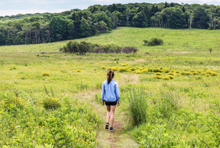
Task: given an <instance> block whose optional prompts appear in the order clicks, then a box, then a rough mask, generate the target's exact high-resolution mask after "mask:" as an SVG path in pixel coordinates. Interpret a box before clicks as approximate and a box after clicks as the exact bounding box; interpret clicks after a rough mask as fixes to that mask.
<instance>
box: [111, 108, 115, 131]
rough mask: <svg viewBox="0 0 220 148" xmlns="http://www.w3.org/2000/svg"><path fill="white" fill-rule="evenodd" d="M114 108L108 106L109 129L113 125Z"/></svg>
mask: <svg viewBox="0 0 220 148" xmlns="http://www.w3.org/2000/svg"><path fill="white" fill-rule="evenodd" d="M115 108H116V106H110V127H113V124H114V113H115Z"/></svg>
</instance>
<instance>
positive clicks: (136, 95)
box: [128, 89, 148, 126]
mask: <svg viewBox="0 0 220 148" xmlns="http://www.w3.org/2000/svg"><path fill="white" fill-rule="evenodd" d="M146 98H147V97H145V96H144V92H143V91H142V90H134V89H133V90H131V92H130V95H129V97H128V100H129V114H130V120H131V121H132V123H133V125H137V126H138V125H140V124H142V123H145V122H146V120H147V113H146V110H147V108H148V103H147V100H146Z"/></svg>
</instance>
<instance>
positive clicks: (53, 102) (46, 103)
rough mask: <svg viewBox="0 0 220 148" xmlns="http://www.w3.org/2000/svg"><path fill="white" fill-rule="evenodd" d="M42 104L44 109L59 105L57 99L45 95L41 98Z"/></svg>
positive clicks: (55, 107) (58, 106)
mask: <svg viewBox="0 0 220 148" xmlns="http://www.w3.org/2000/svg"><path fill="white" fill-rule="evenodd" d="M42 104H43V107H44V108H45V109H57V108H60V107H61V103H60V101H59V99H57V98H53V97H45V98H44V99H42Z"/></svg>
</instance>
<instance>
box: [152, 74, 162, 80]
mask: <svg viewBox="0 0 220 148" xmlns="http://www.w3.org/2000/svg"><path fill="white" fill-rule="evenodd" d="M154 78H155V79H162V77H161V76H158V75H156V76H154Z"/></svg>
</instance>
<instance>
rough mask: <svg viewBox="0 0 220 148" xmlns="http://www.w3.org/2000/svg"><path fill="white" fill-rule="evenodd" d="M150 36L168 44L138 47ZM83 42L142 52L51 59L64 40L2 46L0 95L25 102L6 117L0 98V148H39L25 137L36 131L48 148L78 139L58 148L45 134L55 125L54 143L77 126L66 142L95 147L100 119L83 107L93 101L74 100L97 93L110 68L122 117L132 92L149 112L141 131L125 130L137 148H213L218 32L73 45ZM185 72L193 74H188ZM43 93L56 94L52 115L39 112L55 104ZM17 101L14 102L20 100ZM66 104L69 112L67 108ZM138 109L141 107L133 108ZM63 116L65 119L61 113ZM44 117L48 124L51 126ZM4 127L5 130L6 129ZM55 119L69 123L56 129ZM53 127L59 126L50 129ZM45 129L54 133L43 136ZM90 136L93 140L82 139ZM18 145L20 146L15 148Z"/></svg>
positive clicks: (111, 37) (131, 31)
mask: <svg viewBox="0 0 220 148" xmlns="http://www.w3.org/2000/svg"><path fill="white" fill-rule="evenodd" d="M151 37H158V38H161V39H163V40H164V43H165V44H164V45H162V46H155V47H149V46H144V43H143V40H144V39H148V40H149V39H150V38H151ZM81 40H85V41H88V42H92V43H98V44H115V45H120V46H135V47H138V48H140V51H139V52H138V53H137V54H89V53H87V54H86V55H84V56H79V55H74V54H64V53H52V52H59V48H60V47H62V46H63V45H64V44H65V43H66V42H67V41H62V42H56V43H48V44H37V45H26V46H25V45H18V46H1V47H0V81H1V83H0V92H1V93H2V94H4V95H6V94H8V97H9V100H10V99H13V98H14V97H15V99H14V100H15V101H14V102H17V101H18V100H22V101H21V103H22V102H25V105H24V109H23V108H19V107H17V106H16V103H14V105H13V103H12V105H11V106H12V108H13V109H14V108H15V110H14V112H13V113H12V112H10V111H8V109H7V111H6V110H5V106H4V104H5V102H6V103H7V101H5V98H3V97H1V98H0V102H1V107H0V109H1V110H0V111H1V112H0V119H1V120H2V121H4V122H2V123H1V124H0V125H1V126H0V128H1V130H2V131H7V132H5V133H6V134H3V133H4V132H1V134H2V135H0V138H2V139H0V140H1V141H2V142H1V143H0V147H3V145H5V146H8V147H10V146H22V144H28V143H30V144H32V145H35V144H38V145H42V144H43V143H45V141H40V137H37V138H35V137H34V136H27V135H28V134H30V133H35V134H39V133H38V131H39V132H41V136H42V137H46V138H48V139H50V140H49V142H48V143H47V144H48V145H53V146H54V147H58V146H57V145H59V144H60V145H62V144H68V143H70V144H71V143H74V142H76V141H74V140H76V139H72V140H71V139H69V140H64V141H62V140H61V141H57V142H56V140H55V139H54V135H53V134H52V133H51V132H49V131H50V129H54V128H55V127H56V126H59V127H61V128H59V130H60V131H56V132H60V133H61V135H62V136H60V135H57V137H58V138H64V137H65V135H68V134H69V132H68V130H70V127H74V128H72V129H75V130H76V131H75V132H74V134H75V135H74V134H73V135H69V138H70V137H71V136H76V135H77V134H79V135H81V137H84V138H85V139H87V140H88V141H87V143H86V142H85V143H84V142H83V141H86V140H85V139H83V138H82V139H81V145H79V147H95V146H96V144H95V139H94V138H95V137H96V135H97V133H96V130H97V124H99V123H100V119H99V118H98V117H97V116H95V112H92V113H90V111H91V110H92V109H91V108H90V107H88V106H87V105H85V104H87V103H90V101H91V100H87V99H86V98H85V97H80V95H79V96H78V97H77V98H78V100H80V101H81V103H82V102H83V103H82V104H84V105H82V106H83V107H80V106H81V104H78V103H77V102H78V101H76V100H75V99H74V97H73V96H75V95H76V94H84V93H86V92H90V91H91V92H93V91H95V92H97V91H98V92H101V84H102V82H103V81H104V80H105V79H106V73H107V69H108V68H115V72H116V73H115V80H116V81H118V82H119V84H120V92H121V103H122V104H121V105H122V108H123V111H124V112H125V113H127V114H125V115H124V116H126V115H129V111H131V110H130V109H131V107H129V97H128V96H129V95H130V93H131V90H132V88H135V89H137V90H140V91H143V93H144V94H147V95H143V96H138V94H136V95H134V96H133V100H135V99H136V98H138V97H139V98H140V97H141V99H145V98H146V100H145V101H147V102H146V104H147V106H145V107H144V108H145V111H146V119H145V118H144V122H143V124H141V125H139V126H138V127H136V126H133V124H131V125H130V126H129V127H130V130H128V131H127V130H126V131H125V132H127V133H129V134H131V135H133V136H134V139H136V141H137V142H138V143H139V144H140V146H142V147H147V145H151V146H152V147H162V146H164V147H166V146H168V147H169V146H179V147H190V146H191V147H192V146H194V147H206V146H207V145H208V146H209V147H218V145H219V143H218V136H219V135H218V134H219V133H216V131H215V129H219V127H218V126H217V125H216V124H217V123H218V122H217V121H218V118H219V115H220V108H219V104H220V99H219V89H220V85H219V84H220V79H219V78H220V67H219V64H220V59H219V56H220V52H219V50H218V47H219V43H218V42H219V40H220V38H219V30H212V31H209V30H198V29H193V30H188V29H184V30H183V29H181V30H171V29H161V28H128V27H125V28H118V29H116V30H113V31H112V32H111V33H107V34H101V35H99V36H94V37H89V38H84V39H78V40H77V41H81ZM210 47H211V48H213V52H212V53H211V54H210V53H209V51H208V48H210ZM40 52H47V54H41V53H40ZM50 52H51V53H50ZM145 52H149V53H148V54H145ZM163 69H165V70H163ZM158 70H159V71H158ZM137 71H138V72H137ZM210 71H212V72H216V74H217V75H216V76H212V75H211V72H210ZM186 72H188V73H190V74H189V75H188V74H187V75H186V74H185V73H186ZM194 74H195V75H194ZM155 75H159V76H161V77H162V78H163V77H166V76H167V75H169V76H170V75H172V76H174V77H175V78H174V79H172V80H171V79H168V80H164V79H155V78H154V76H155ZM44 86H45V87H46V88H48V91H49V92H51V90H53V96H55V97H53V98H56V99H54V100H55V102H57V101H58V102H59V103H60V105H59V106H60V107H59V108H57V109H54V110H47V109H45V108H44V105H43V104H42V100H43V99H45V98H48V97H49V98H50V97H52V94H51V93H49V96H48V94H47V93H46V92H45V87H44ZM16 94H18V95H19V96H18V98H16ZM99 96H100V94H99V95H97V96H96V99H95V100H96V101H95V102H94V103H101V100H99V99H100V98H99ZM6 98H7V97H6ZM64 98H68V99H64ZM46 101H47V100H46ZM11 102H13V101H11ZM67 102H69V104H71V106H68V103H67ZM21 103H20V104H21ZM94 103H93V104H94ZM133 103H135V101H133ZM18 104H19V103H18ZM138 106H141V103H139V104H137V106H136V107H137V108H138ZM95 107H96V106H95ZM16 108H17V109H16ZM144 108H142V109H141V112H140V114H141V115H142V116H143V115H144V116H145V113H143V110H144ZM35 111H36V112H35ZM62 111H63V112H64V113H65V114H61V112H62ZM69 111H71V112H69ZM116 112H117V110H116ZM135 113H136V112H135ZM16 114H17V115H16ZM72 114H74V115H72ZM137 114H138V112H137ZM24 115H28V116H25V119H27V120H30V121H32V120H36V121H37V122H36V123H33V124H32V122H27V124H30V125H27V124H26V123H25V124H24V123H23V120H22V117H24ZM15 116H16V118H15ZM68 116H74V117H76V119H77V120H76V121H73V120H74V119H72V118H70V119H67V117H68ZM80 116H82V121H81V119H80V118H79V117H80ZM90 116H92V118H90ZM49 117H50V118H52V119H51V121H50V120H49V119H48V118H49ZM125 118H126V117H125ZM120 119H124V118H120ZM8 120H10V124H8V125H7V124H6V123H7V121H8ZM43 120H45V121H46V123H45V124H42V123H41V122H40V121H43ZM60 120H63V121H65V122H66V123H68V124H66V125H64V124H62V125H61V124H60V123H59V121H60ZM145 120H146V121H145ZM215 120H217V121H216V122H215ZM52 121H54V123H56V125H54V124H52V123H51V122H52ZM206 121H208V122H206ZM14 122H16V124H15V123H14ZM39 122H40V123H39ZM82 122H84V123H85V122H86V123H88V124H85V128H86V129H88V130H87V131H83V130H82V131H79V130H81V129H82V128H83V127H81V125H80V124H81V123H82ZM93 124H94V125H93ZM20 126H21V128H20ZM28 126H29V127H31V128H32V130H30V131H28V129H27V128H26V127H28ZM35 126H36V130H35ZM18 127H19V128H18ZM44 128H45V129H46V131H48V132H49V133H51V134H50V135H45V134H46V133H45V132H43V130H44ZM87 132H90V133H91V134H89V135H88V136H85V135H86V134H88V133H87ZM12 135H14V136H13V137H12ZM216 135H217V136H216ZM42 137H41V138H42ZM55 137H56V136H55ZM219 137H220V136H219ZM16 138H17V139H19V140H20V141H19V142H20V143H19V142H16V140H15V139H16ZM25 139H27V140H25ZM158 139H160V140H158ZM22 140H23V141H22ZM121 141H123V139H121ZM179 141H180V142H179ZM56 144H57V145H56ZM206 144H207V145H206ZM100 145H101V144H100Z"/></svg>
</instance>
